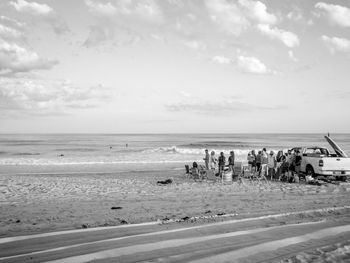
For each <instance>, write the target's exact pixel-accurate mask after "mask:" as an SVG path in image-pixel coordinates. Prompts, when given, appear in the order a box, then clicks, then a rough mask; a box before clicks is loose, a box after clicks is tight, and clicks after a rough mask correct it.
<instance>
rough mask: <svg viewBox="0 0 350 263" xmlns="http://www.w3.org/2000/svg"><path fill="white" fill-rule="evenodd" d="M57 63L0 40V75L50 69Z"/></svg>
mask: <svg viewBox="0 0 350 263" xmlns="http://www.w3.org/2000/svg"><path fill="white" fill-rule="evenodd" d="M55 64H57V61H53V60H48V59H43V58H40V57H39V55H38V54H37V53H35V52H33V51H30V50H27V49H26V48H24V47H21V46H19V45H17V44H15V43H10V42H7V41H5V40H1V39H0V75H2V74H11V73H17V72H27V71H31V70H35V69H50V68H52V67H53V66H54V65H55Z"/></svg>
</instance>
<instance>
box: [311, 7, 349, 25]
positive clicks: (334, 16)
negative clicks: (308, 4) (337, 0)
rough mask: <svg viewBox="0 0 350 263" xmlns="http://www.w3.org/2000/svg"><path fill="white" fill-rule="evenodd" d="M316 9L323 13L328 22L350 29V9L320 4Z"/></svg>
mask: <svg viewBox="0 0 350 263" xmlns="http://www.w3.org/2000/svg"><path fill="white" fill-rule="evenodd" d="M315 8H317V9H319V10H321V11H323V13H322V14H323V15H325V16H326V17H327V18H328V20H329V21H330V22H331V23H333V24H336V25H338V26H341V27H350V9H349V8H347V7H344V6H341V5H333V4H327V3H324V2H318V3H317V4H316V5H315Z"/></svg>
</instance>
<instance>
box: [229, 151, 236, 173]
mask: <svg viewBox="0 0 350 263" xmlns="http://www.w3.org/2000/svg"><path fill="white" fill-rule="evenodd" d="M234 166H235V152H234V151H230V156H229V157H228V167H229V168H230V170H231V171H232V172H234Z"/></svg>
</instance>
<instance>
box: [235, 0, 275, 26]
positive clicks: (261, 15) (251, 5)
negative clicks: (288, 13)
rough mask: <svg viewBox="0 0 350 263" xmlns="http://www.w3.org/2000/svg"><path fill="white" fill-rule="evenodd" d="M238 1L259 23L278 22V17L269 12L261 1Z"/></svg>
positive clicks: (249, 15) (247, 13)
mask: <svg viewBox="0 0 350 263" xmlns="http://www.w3.org/2000/svg"><path fill="white" fill-rule="evenodd" d="M238 3H239V4H240V5H241V7H242V8H243V9H244V11H245V13H246V15H247V16H248V17H249V18H251V19H252V20H255V21H256V22H258V23H264V24H275V23H276V22H277V17H276V16H275V15H274V14H270V13H268V12H267V7H266V5H265V4H264V3H262V2H260V1H252V0H239V1H238Z"/></svg>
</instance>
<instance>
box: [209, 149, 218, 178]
mask: <svg viewBox="0 0 350 263" xmlns="http://www.w3.org/2000/svg"><path fill="white" fill-rule="evenodd" d="M216 163H217V160H216V158H215V152H214V151H211V153H210V159H209V164H210V169H211V170H212V171H213V173H214V174H215V169H216Z"/></svg>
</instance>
